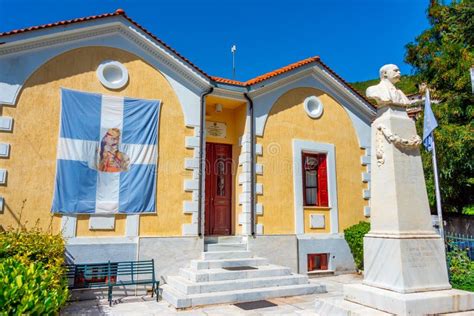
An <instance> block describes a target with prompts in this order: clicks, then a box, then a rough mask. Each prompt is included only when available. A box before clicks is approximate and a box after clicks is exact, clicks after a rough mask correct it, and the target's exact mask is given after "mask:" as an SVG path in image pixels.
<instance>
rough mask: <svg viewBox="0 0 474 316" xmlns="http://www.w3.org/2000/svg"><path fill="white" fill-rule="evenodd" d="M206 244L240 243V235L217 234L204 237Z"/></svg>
mask: <svg viewBox="0 0 474 316" xmlns="http://www.w3.org/2000/svg"><path fill="white" fill-rule="evenodd" d="M204 242H205V243H206V244H242V243H243V237H242V236H217V237H204Z"/></svg>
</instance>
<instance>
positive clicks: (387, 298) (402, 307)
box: [344, 284, 474, 315]
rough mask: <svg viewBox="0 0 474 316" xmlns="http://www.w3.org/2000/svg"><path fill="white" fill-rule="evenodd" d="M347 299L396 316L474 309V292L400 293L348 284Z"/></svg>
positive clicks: (452, 290) (345, 289) (346, 287)
mask: <svg viewBox="0 0 474 316" xmlns="http://www.w3.org/2000/svg"><path fill="white" fill-rule="evenodd" d="M344 299H345V300H348V301H351V302H354V303H357V304H361V305H364V306H370V307H372V308H374V309H377V310H380V311H384V312H387V313H390V314H396V315H433V314H434V315H437V314H443V313H454V312H463V311H471V310H473V309H474V293H471V292H467V291H461V290H455V289H451V290H441V291H429V292H417V293H397V292H394V291H390V290H384V289H380V288H376V287H373V286H368V285H364V284H349V285H345V286H344Z"/></svg>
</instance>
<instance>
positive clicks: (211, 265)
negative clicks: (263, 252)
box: [191, 258, 268, 270]
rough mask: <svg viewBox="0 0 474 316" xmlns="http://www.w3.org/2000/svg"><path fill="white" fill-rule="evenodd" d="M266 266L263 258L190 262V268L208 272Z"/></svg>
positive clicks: (265, 260)
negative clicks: (210, 270) (220, 269)
mask: <svg viewBox="0 0 474 316" xmlns="http://www.w3.org/2000/svg"><path fill="white" fill-rule="evenodd" d="M266 264H268V260H267V259H265V258H237V259H214V260H191V268H192V269H195V270H208V269H217V268H230V267H242V266H251V267H258V266H263V265H266Z"/></svg>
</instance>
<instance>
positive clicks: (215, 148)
mask: <svg viewBox="0 0 474 316" xmlns="http://www.w3.org/2000/svg"><path fill="white" fill-rule="evenodd" d="M231 196H232V145H224V144H213V143H206V218H205V219H206V222H205V232H204V233H205V235H230V234H231V215H232V197H231Z"/></svg>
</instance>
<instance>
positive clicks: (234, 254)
mask: <svg viewBox="0 0 474 316" xmlns="http://www.w3.org/2000/svg"><path fill="white" fill-rule="evenodd" d="M252 257H253V256H252V253H251V252H250V251H247V250H237V251H207V252H203V253H202V259H204V260H215V259H241V258H252Z"/></svg>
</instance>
